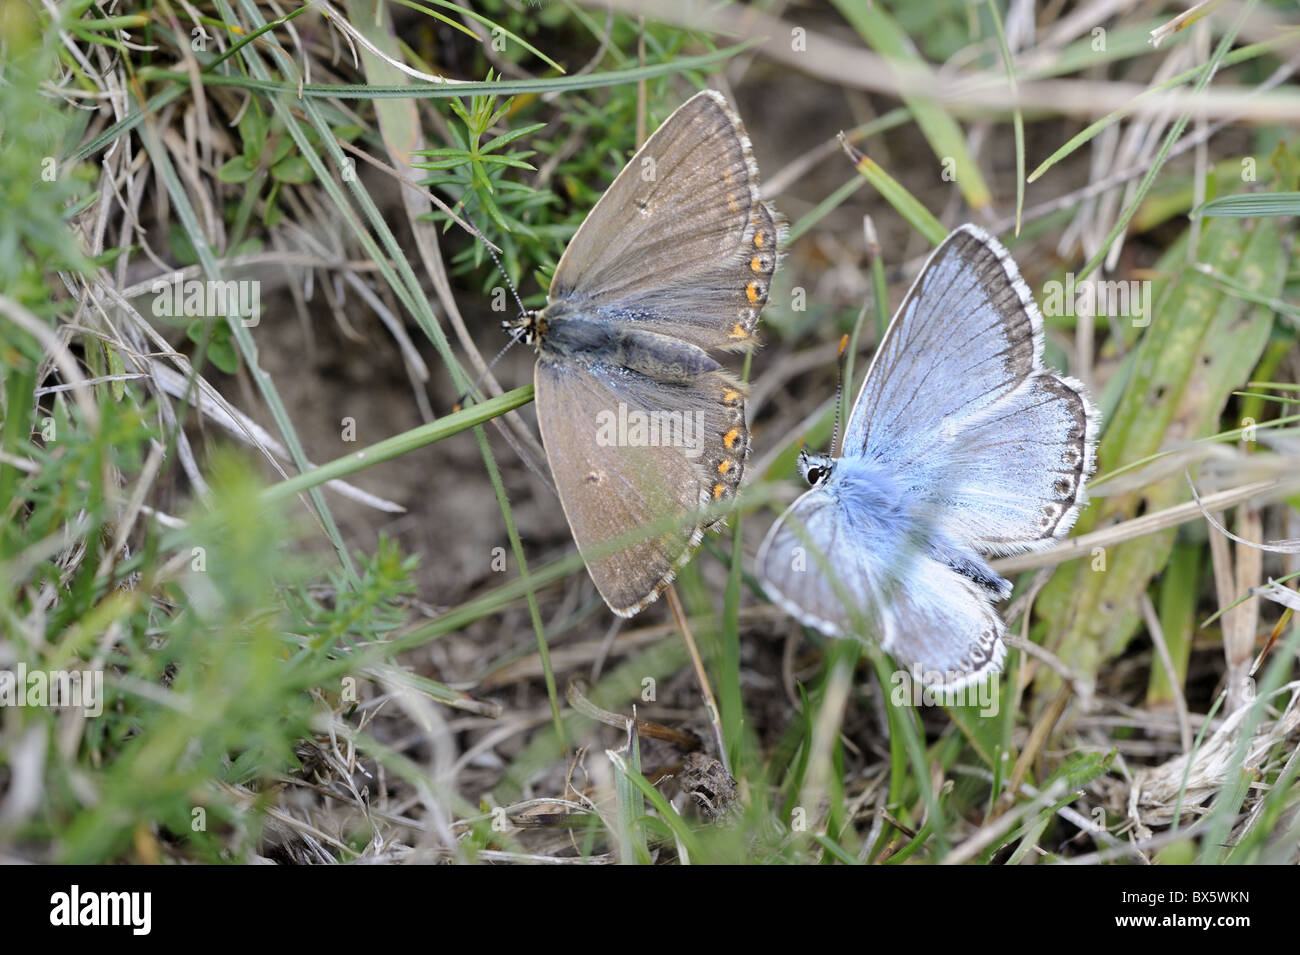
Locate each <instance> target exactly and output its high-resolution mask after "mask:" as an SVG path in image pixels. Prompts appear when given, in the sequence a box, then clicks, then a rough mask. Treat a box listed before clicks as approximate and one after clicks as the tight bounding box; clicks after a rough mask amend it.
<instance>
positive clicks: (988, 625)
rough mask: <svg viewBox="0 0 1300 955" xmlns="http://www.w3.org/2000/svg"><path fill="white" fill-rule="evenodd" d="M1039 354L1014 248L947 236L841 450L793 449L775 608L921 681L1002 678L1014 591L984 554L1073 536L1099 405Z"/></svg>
mask: <svg viewBox="0 0 1300 955" xmlns="http://www.w3.org/2000/svg"><path fill="white" fill-rule="evenodd" d="M1042 358H1043V320H1042V316H1041V315H1040V314H1039V312H1038V308H1037V306H1036V305H1035V304H1034V300H1033V297H1032V295H1031V294H1030V292H1029V289H1028V287H1026V285H1025V283H1024V281H1022V280H1021V278H1020V273H1019V271H1018V270H1017V268H1016V265H1015V263H1014V262H1013V261H1012V260H1011V257H1010V255H1009V254H1008V253H1007V251H1006V249H1004V248H1003V247H1002V245H1001V244H1000V243H999V242H998V241H997V240H996V239H994V238H993V237H991V236H990V235H988V234H987V233H985V232H984V231H983V230H982V229H980V228H978V227H976V226H973V225H964V226H962V227H961V228H959V229H957V230H956V231H954V232H953V233H952V234H951V235H949V236H948V237H947V238H946V239H945V240H944V241H943V243H942V244H941V245H940V246H939V247H938V248H937V249H936V250H935V251H934V253H933V254H932V255H931V256H930V258H929V260H928V261H927V262H926V264H925V267H924V268H923V269H922V270H921V274H920V275H919V276H918V277H917V279H916V282H915V283H914V284H913V285H912V288H911V289H910V291H909V292H908V293H907V297H906V298H904V300H903V303H902V305H901V306H900V307H899V309H898V312H897V314H895V316H894V319H893V321H892V322H891V323H890V325H889V329H888V331H886V333H885V336H884V339H883V340H882V341H881V343H880V347H879V348H878V349H877V350H876V355H875V358H874V359H873V360H872V363H871V368H870V369H869V370H868V372H867V377H866V381H865V382H864V383H863V385H862V390H861V391H860V392H859V393H858V397H857V400H856V401H854V403H853V410H852V412H851V414H850V415H849V422H848V427H847V428H846V430H845V437H844V443H843V450H842V453H841V456H840V457H831V456H827V455H812V454H807V453H803V454H801V455H800V458H799V469H800V472H801V473H802V475H803V477H804V479H805V480H806V481H807V482H808V483H809V484H810V485H811V489H810V490H808V491H807V492H806V493H805V494H804V495H803V496H802V497H800V498H799V499H798V500H797V501H795V503H794V504H793V505H792V506H791V507H790V508H789V510H787V511H786V512H785V514H783V515H782V516H781V518H780V519H779V520H778V521H777V522H776V523H775V524H773V525H772V529H771V530H770V531H769V532H768V535H767V538H766V539H765V540H764V541H763V544H762V546H761V547H760V549H759V552H758V558H757V571H758V575H759V577H760V578H761V579H762V580H763V583H764V587H765V589H766V590H767V593H768V595H769V596H770V597H771V598H772V600H773V601H774V602H776V603H777V604H778V605H779V606H781V607H782V608H783V609H785V610H786V612H788V613H790V614H791V615H793V616H794V617H796V618H797V619H799V620H800V621H801V622H803V623H804V624H806V625H808V626H812V627H816V628H817V629H818V630H821V631H822V632H823V633H826V634H828V635H830V636H836V637H842V636H848V635H855V634H856V635H860V636H864V637H865V636H872V637H875V638H876V640H877V641H878V643H879V645H880V646H881V647H882V648H883V649H884V650H885V651H887V652H888V653H890V654H892V655H893V656H894V658H895V659H896V660H897V661H898V662H899V663H900V664H902V665H903V666H905V667H907V668H908V669H909V670H910V671H911V672H912V673H913V675H914V676H916V677H918V678H919V679H922V680H923V681H924V682H925V683H926V684H927V685H934V686H941V687H946V688H957V687H961V686H964V685H966V684H969V683H973V682H976V681H978V680H980V679H982V678H983V677H984V676H985V675H986V674H988V673H990V672H993V671H995V670H997V669H999V667H1000V665H1001V662H1002V658H1003V656H1004V654H1005V652H1006V651H1005V648H1004V645H1003V642H1002V636H1003V630H1004V627H1003V623H1002V619H1001V617H1000V616H999V615H998V612H997V610H996V608H995V607H994V602H995V601H998V600H1004V599H1006V598H1007V597H1008V596H1010V594H1011V583H1010V582H1009V581H1007V580H1004V579H1003V578H1002V577H1000V576H999V575H998V574H997V573H995V572H994V571H993V569H992V568H991V567H990V566H989V565H988V563H987V561H986V558H987V557H989V556H994V555H1004V554H1013V553H1019V552H1024V551H1027V550H1033V549H1036V548H1041V547H1045V546H1047V545H1048V544H1050V543H1051V542H1052V541H1054V540H1057V539H1058V538H1061V537H1064V536H1065V535H1066V534H1067V533H1069V530H1070V528H1071V527H1073V526H1074V522H1075V519H1076V518H1077V517H1078V516H1079V511H1080V510H1081V508H1082V507H1083V505H1084V503H1085V502H1086V490H1085V486H1086V484H1087V481H1088V478H1089V477H1090V476H1091V475H1092V472H1093V469H1094V467H1095V461H1096V458H1095V448H1096V441H1097V432H1098V427H1099V423H1100V419H1099V415H1098V413H1097V410H1096V408H1095V407H1094V406H1093V404H1092V402H1091V401H1090V400H1089V398H1088V395H1087V393H1086V391H1085V389H1084V386H1083V385H1082V384H1081V383H1080V382H1078V381H1075V380H1074V379H1072V378H1067V377H1064V376H1062V375H1059V374H1058V373H1057V372H1056V371H1054V370H1053V369H1051V368H1047V367H1044V366H1043V363H1042ZM833 450H834V449H833V448H832V451H833Z"/></svg>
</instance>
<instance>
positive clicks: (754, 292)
mask: <svg viewBox="0 0 1300 955" xmlns="http://www.w3.org/2000/svg"><path fill="white" fill-rule="evenodd" d="M745 297H746V298H748V299H749V304H750V305H757V304H758V285H757V284H756V283H754V282H750V283H749V284H748V285H746V286H745Z"/></svg>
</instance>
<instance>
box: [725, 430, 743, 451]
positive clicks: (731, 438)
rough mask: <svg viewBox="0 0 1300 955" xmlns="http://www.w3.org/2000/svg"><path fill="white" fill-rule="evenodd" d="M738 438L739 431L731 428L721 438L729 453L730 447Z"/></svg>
mask: <svg viewBox="0 0 1300 955" xmlns="http://www.w3.org/2000/svg"><path fill="white" fill-rule="evenodd" d="M739 437H740V429H739V428H732V429H731V430H730V431H728V432H727V433H726V434H724V435H723V436H722V443H723V444H724V445H725V446H726V448H727V450H728V451H730V450H731V448H732V446H733V445H734V444H735V443H736V439H737V438H739Z"/></svg>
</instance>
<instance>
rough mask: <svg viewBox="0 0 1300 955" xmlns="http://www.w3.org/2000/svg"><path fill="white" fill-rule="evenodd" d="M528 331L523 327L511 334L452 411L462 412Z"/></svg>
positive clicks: (458, 399) (457, 401)
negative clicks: (493, 370)
mask: <svg viewBox="0 0 1300 955" xmlns="http://www.w3.org/2000/svg"><path fill="white" fill-rule="evenodd" d="M526 331H527V329H525V328H524V327H523V326H522V325H521V326H519V327H518V328H515V329H513V330H512V331H511V332H510V340H509V341H507V342H506V343H505V344H504V345H502V346H501V350H500V351H499V352H497V353H496V357H494V358H493V359H492V360H491V361H490V362H488V363H487V367H486V368H484V369H483V372H482V374H480V375H479V376H478V377H477V378H475V379H474V384H472V385H470V386H469V390H468V391H466V392H465V393H464V394H462V395H461V396H460V397H459V398H457V399H456V404H454V405H453V406H452V409H451V410H452V411H453V412H455V411H460V410H461V408H463V407H464V406H465V401H466V399H468V398H469V396H470V395H472V394H474V393H475V392H476V391H478V389H479V386H480V385H482V384H483V379H484V378H486V377H487V376H488V373H489V372H491V371H492V369H493V368H494V367H495V366H496V363H497V362H499V361H500V360H501V356H502V355H504V354H505V353H506V352H508V351H509V350H510V349H511V348H513V347H514V346H515V345H517V344H519V340H520V339H522V338H523V337H524V333H525V332H526Z"/></svg>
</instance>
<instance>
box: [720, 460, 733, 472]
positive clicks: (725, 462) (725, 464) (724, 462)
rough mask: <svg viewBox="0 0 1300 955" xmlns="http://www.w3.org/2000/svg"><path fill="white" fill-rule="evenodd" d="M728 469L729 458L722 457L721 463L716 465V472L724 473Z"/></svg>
mask: <svg viewBox="0 0 1300 955" xmlns="http://www.w3.org/2000/svg"><path fill="white" fill-rule="evenodd" d="M730 470H731V459H730V458H723V459H722V463H721V464H719V465H718V473H719V474H726V473H727V472H728V471H730Z"/></svg>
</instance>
